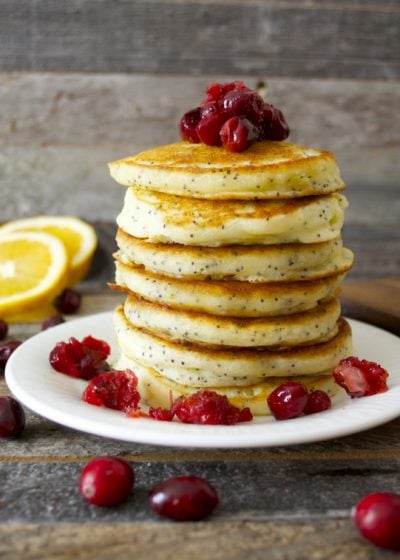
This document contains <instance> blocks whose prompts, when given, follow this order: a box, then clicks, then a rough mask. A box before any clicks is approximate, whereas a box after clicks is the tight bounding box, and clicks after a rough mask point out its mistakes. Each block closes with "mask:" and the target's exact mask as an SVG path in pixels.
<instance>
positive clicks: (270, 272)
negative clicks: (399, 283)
mask: <svg viewBox="0 0 400 560" xmlns="http://www.w3.org/2000/svg"><path fill="white" fill-rule="evenodd" d="M117 244H118V246H119V248H120V252H119V253H118V254H117V255H116V258H117V259H118V260H120V261H121V262H123V263H125V264H127V265H129V264H141V265H143V266H144V267H145V268H146V269H147V270H150V271H153V272H156V273H160V274H166V275H167V276H173V277H175V278H186V279H189V280H202V279H205V280H210V279H213V280H223V279H226V280H240V281H246V282H288V281H290V282H293V281H296V280H315V279H317V278H324V277H326V276H331V275H332V274H338V273H341V272H344V271H345V270H347V269H349V268H350V267H351V265H352V262H353V254H352V252H351V251H350V250H349V249H346V248H343V244H342V240H341V238H340V237H338V238H336V239H333V240H331V241H325V242H323V243H307V244H302V243H295V244H290V243H288V244H283V245H244V246H243V245H227V246H224V247H193V246H189V245H177V244H171V243H164V244H163V243H149V242H148V241H147V240H143V239H138V238H137V237H132V236H131V235H128V234H127V233H125V232H124V231H123V230H122V229H119V230H118V232H117Z"/></svg>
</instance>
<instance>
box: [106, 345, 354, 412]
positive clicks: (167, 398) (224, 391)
mask: <svg viewBox="0 0 400 560" xmlns="http://www.w3.org/2000/svg"><path fill="white" fill-rule="evenodd" d="M114 367H115V369H124V370H125V369H130V370H131V371H133V372H134V373H135V374H136V376H137V378H138V380H139V383H138V389H139V392H140V395H141V397H142V402H144V404H146V405H148V406H154V407H158V406H162V407H163V408H169V407H170V403H171V398H172V399H176V398H178V397H180V396H182V395H184V396H188V395H192V394H193V393H195V392H196V391H197V390H199V387H196V386H194V385H192V386H188V385H183V384H181V383H176V382H174V381H171V380H169V379H166V378H165V377H163V376H162V375H160V374H159V373H157V372H156V371H155V370H154V369H152V368H149V367H145V366H142V365H141V364H139V363H138V362H136V361H134V360H131V359H130V358H128V357H127V356H124V355H123V354H122V355H121V357H120V358H119V360H118V361H117V363H116V364H114ZM291 380H292V381H296V382H297V383H301V384H302V385H304V386H305V387H307V389H308V390H309V391H316V390H322V391H325V392H326V393H328V395H329V396H330V398H331V399H332V400H333V402H338V401H339V400H341V399H343V398H344V397H345V395H346V393H345V391H344V390H343V389H342V388H341V387H339V385H337V383H335V380H334V378H333V376H332V374H331V372H321V373H320V374H317V375H315V376H314V375H311V376H310V375H308V376H295V377H292V378H291ZM281 383H282V378H281V377H270V378H268V379H265V380H264V381H262V382H261V383H257V384H254V385H249V386H247V387H237V386H223V387H218V388H216V390H217V392H218V393H219V394H220V395H225V396H226V397H227V398H228V399H229V401H230V402H231V404H233V405H235V406H238V407H240V408H242V407H245V406H248V407H249V408H250V410H251V412H252V413H253V415H254V416H262V415H266V414H270V410H269V408H268V404H267V398H268V396H269V395H270V393H272V391H273V390H274V389H276V388H277V387H278V386H279V385H280V384H281ZM209 389H212V387H209Z"/></svg>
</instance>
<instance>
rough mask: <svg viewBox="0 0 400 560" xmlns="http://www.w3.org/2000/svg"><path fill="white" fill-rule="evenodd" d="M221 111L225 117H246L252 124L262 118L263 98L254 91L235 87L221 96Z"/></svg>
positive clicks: (257, 122) (256, 123)
mask: <svg viewBox="0 0 400 560" xmlns="http://www.w3.org/2000/svg"><path fill="white" fill-rule="evenodd" d="M221 105H222V113H223V115H224V116H225V119H228V118H230V117H238V116H242V117H246V118H247V119H249V121H250V122H252V123H253V124H254V125H258V124H260V123H261V121H262V118H263V109H264V100H263V98H262V97H261V96H260V95H258V93H256V92H255V91H251V90H247V89H241V90H238V89H235V90H232V91H229V92H228V93H227V94H226V95H225V96H224V98H223V100H222V102H221Z"/></svg>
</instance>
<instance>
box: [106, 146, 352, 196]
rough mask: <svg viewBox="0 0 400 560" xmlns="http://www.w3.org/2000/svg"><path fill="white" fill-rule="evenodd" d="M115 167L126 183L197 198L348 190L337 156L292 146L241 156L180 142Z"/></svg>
mask: <svg viewBox="0 0 400 560" xmlns="http://www.w3.org/2000/svg"><path fill="white" fill-rule="evenodd" d="M109 168H110V172H111V176H112V177H113V178H114V179H115V180H116V181H117V183H121V184H122V185H126V186H136V187H140V188H142V189H146V190H152V191H159V192H165V193H170V194H175V195H179V196H187V197H196V198H213V199H235V198H241V199H245V198H248V199H255V198H270V199H272V198H295V197H299V196H300V197H301V196H309V195H320V194H329V193H332V192H336V191H340V190H343V189H344V184H343V180H342V178H341V176H340V172H339V169H338V166H337V164H336V160H335V157H334V156H333V154H331V153H330V152H325V151H320V150H315V149H313V148H306V147H304V146H297V145H295V144H289V143H286V142H270V141H264V142H255V143H254V144H253V145H252V146H251V147H250V148H249V149H248V150H245V151H244V152H240V153H232V152H229V151H228V150H226V149H225V148H223V147H215V146H213V147H210V146H206V145H205V144H190V143H189V142H178V143H176V144H170V145H167V146H159V147H157V148H154V149H152V150H147V151H145V152H142V153H139V154H137V155H134V156H130V157H126V158H124V159H121V160H118V161H114V162H112V163H110V164H109Z"/></svg>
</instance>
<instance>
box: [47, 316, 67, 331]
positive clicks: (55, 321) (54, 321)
mask: <svg viewBox="0 0 400 560" xmlns="http://www.w3.org/2000/svg"><path fill="white" fill-rule="evenodd" d="M61 323H65V319H64V317H61V315H51V316H50V317H47V318H46V319H45V320H44V321H43V322H42V325H41V329H42V331H45V330H46V329H49V328H51V327H55V326H57V325H61Z"/></svg>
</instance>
